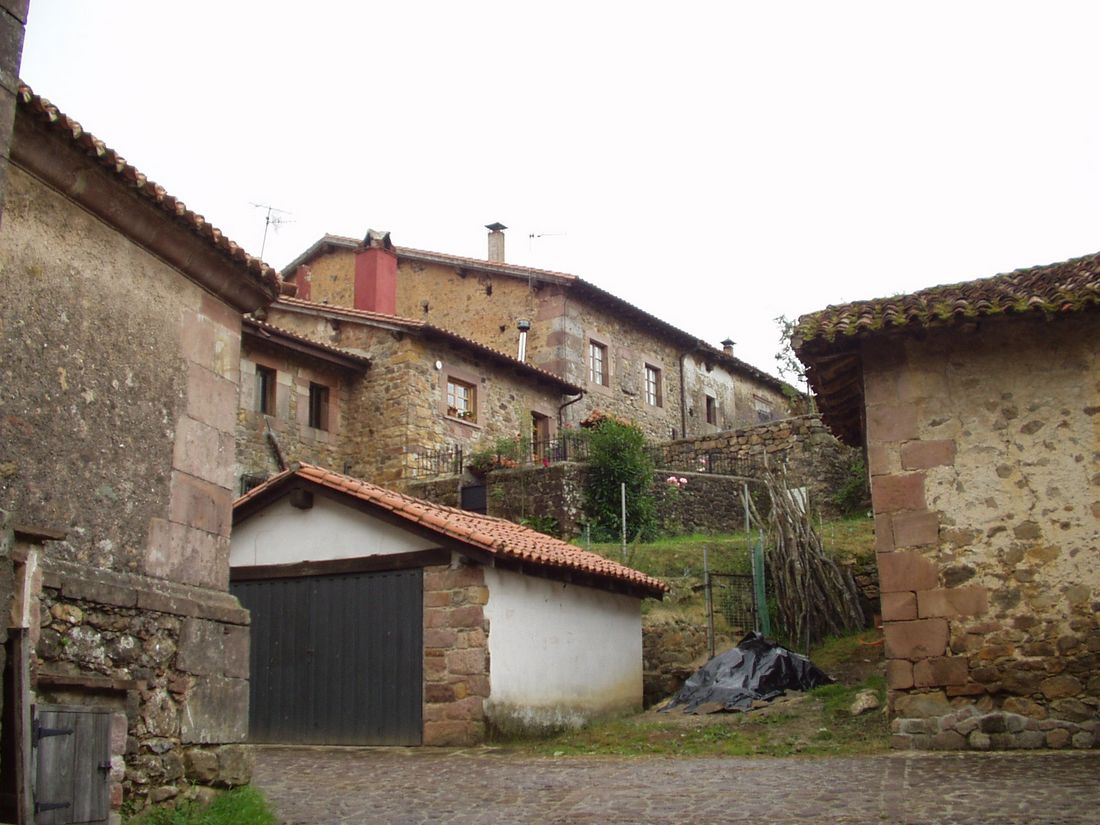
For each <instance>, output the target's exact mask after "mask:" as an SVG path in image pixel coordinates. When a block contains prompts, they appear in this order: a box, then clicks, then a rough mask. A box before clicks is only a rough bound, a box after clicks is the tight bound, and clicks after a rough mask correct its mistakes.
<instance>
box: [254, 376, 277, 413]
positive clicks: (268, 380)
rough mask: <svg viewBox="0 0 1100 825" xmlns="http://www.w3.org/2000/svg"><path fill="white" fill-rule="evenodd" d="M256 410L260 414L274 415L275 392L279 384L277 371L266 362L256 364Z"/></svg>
mask: <svg viewBox="0 0 1100 825" xmlns="http://www.w3.org/2000/svg"><path fill="white" fill-rule="evenodd" d="M255 366H256V412H258V413H260V414H261V415H270V416H274V415H275V410H276V409H277V407H276V403H277V400H276V393H277V391H278V390H277V388H278V386H279V371H278V370H277V369H275V368H274V367H269V366H267V365H266V364H256V365H255Z"/></svg>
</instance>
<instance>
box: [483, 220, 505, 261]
mask: <svg viewBox="0 0 1100 825" xmlns="http://www.w3.org/2000/svg"><path fill="white" fill-rule="evenodd" d="M485 228H486V229H488V230H489V260H490V261H492V262H493V263H495V264H502V263H504V230H505V229H507V228H508V227H507V226H505V225H504V224H502V223H487V224H485Z"/></svg>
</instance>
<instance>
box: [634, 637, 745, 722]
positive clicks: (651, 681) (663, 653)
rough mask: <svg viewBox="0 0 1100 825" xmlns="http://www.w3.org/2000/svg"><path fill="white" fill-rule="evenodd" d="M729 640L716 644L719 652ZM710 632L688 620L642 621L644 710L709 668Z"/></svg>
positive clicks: (728, 643) (728, 644)
mask: <svg viewBox="0 0 1100 825" xmlns="http://www.w3.org/2000/svg"><path fill="white" fill-rule="evenodd" d="M730 644H731V642H730V640H729V639H725V638H724V639H722V640H721V643H719V644H716V648H715V649H716V650H726V649H727V648H728V647H729V646H730ZM709 655H710V650H709V648H708V647H707V628H706V625H705V624H703V623H693V622H690V621H688V620H686V619H668V618H662V619H661V620H659V621H650V620H648V619H647V618H646V617H643V618H642V684H643V692H644V703H645V706H646V707H647V708H648V707H652V706H653V705H656V704H658V703H659V702H662V701H664V700H665V699H667V698H668V697H670V696H671V695H672V694H674V693H675V692H676V691H678V690H679V689H680V688H681V687H683V685H684V682H685V681H687V678H688V677H689V676H690V675H691V674H693V673H694V672H695V671H696V670H698V669H699V668H700V667H702V666H703V665H704V664H706V662H707V659H708V658H709Z"/></svg>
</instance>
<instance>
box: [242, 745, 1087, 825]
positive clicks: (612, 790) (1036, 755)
mask: <svg viewBox="0 0 1100 825" xmlns="http://www.w3.org/2000/svg"><path fill="white" fill-rule="evenodd" d="M253 782H254V783H255V784H256V785H257V786H258V787H259V788H261V789H262V790H263V791H264V793H265V794H266V795H267V797H268V799H269V800H270V801H271V803H272V805H273V806H274V808H275V810H276V812H277V813H278V814H279V816H280V817H281V818H282V819H283V821H284V822H286V823H292V825H306V824H307V823H308V824H309V825H314V824H315V823H324V825H328V824H329V823H373V822H383V823H420V822H423V823H446V824H447V825H450V823H511V822H517V823H523V822H537V823H591V824H592V825H596V823H601V824H602V823H626V822H632V823H633V822H638V823H666V822H667V823H672V822H675V823H682V825H689V823H690V825H697V824H699V823H725V822H753V823H758V825H781V823H800V825H805V823H826V822H827V823H854V822H859V823H863V822H869V823H903V824H904V825H926V824H929V825H930V824H931V823H935V825H940V824H941V823H943V825H947V823H967V825H970V824H971V823H975V824H976V823H981V824H982V825H987V824H988V825H1025V823H1026V825H1032V823H1072V825H1100V752H1097V751H1090V752H1064V751H1063V752H1031V753H1026V754H1025V753H1020V752H1013V753H999V754H974V753H967V754H924V753H921V754H916V753H908V754H902V753H898V754H890V755H886V756H877V757H852V758H820V759H812V758H797V759H763V758H751V759H745V758H714V757H707V758H697V759H689V758H677V759H662V758H633V759H626V758H607V757H600V758H595V757H592V758H579V757H568V758H559V759H553V758H539V757H528V756H516V755H514V754H510V753H506V752H502V751H499V750H494V749H490V748H484V749H470V750H442V749H435V748H431V749H429V748H306V747H303V748H280V747H261V748H257V752H256V770H255V774H254V777H253Z"/></svg>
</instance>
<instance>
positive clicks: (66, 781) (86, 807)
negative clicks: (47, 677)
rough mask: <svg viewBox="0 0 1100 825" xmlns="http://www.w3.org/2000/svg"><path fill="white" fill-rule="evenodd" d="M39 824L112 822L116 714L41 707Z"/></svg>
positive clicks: (36, 739) (37, 724) (37, 728)
mask: <svg viewBox="0 0 1100 825" xmlns="http://www.w3.org/2000/svg"><path fill="white" fill-rule="evenodd" d="M31 739H32V742H33V743H34V751H35V777H34V810H35V817H34V821H35V825H70V824H71V823H81V824H82V825H83V824H84V823H87V824H88V825H93V823H94V824H95V825H98V823H106V822H107V821H108V819H109V817H110V813H111V798H110V794H109V792H108V781H109V779H110V771H111V713H110V711H100V710H95V709H92V708H85V707H80V706H73V705H37V706H35V713H34V722H33V723H32V725H31Z"/></svg>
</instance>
